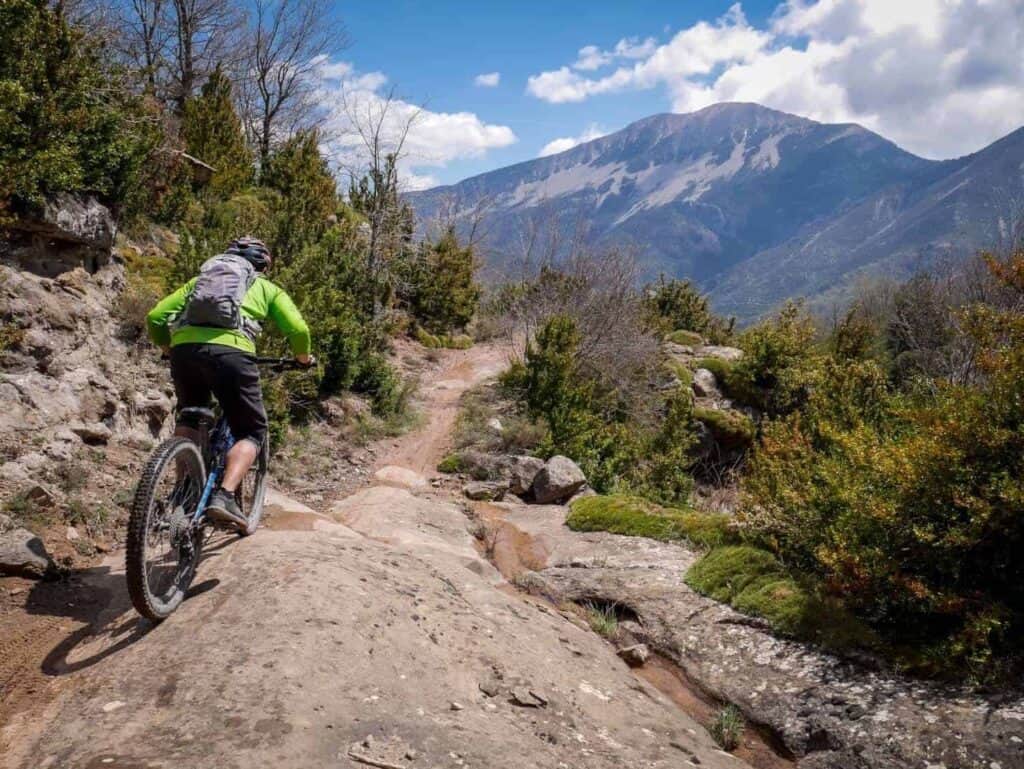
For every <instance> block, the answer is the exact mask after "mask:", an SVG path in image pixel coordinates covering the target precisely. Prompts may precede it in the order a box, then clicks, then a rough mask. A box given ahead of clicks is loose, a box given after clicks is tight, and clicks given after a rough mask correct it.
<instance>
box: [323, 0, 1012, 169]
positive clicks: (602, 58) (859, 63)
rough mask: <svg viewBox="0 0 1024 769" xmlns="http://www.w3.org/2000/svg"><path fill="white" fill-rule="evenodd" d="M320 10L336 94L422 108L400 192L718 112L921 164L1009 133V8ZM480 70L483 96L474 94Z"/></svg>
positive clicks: (391, 6) (477, 6)
mask: <svg viewBox="0 0 1024 769" xmlns="http://www.w3.org/2000/svg"><path fill="white" fill-rule="evenodd" d="M335 12H336V14H337V15H338V17H339V18H340V19H341V20H342V21H343V22H344V24H345V25H346V27H347V29H348V32H349V36H350V38H351V45H350V46H349V47H348V48H347V49H345V50H342V51H338V52H336V53H335V54H333V55H332V58H331V61H332V62H337V63H338V64H339V65H340V66H342V67H343V68H344V69H345V71H346V74H345V75H344V80H343V81H341V82H338V83H336V84H335V87H337V88H349V89H351V88H352V87H353V84H358V83H362V85H357V86H356V87H357V88H364V89H365V90H366V92H367V93H368V94H369V93H371V92H373V93H377V94H380V93H383V92H384V91H385V90H386V89H387V88H388V87H390V86H394V87H395V88H396V95H397V96H398V97H399V98H401V99H402V100H404V101H405V102H408V104H409V105H422V106H423V107H424V108H425V112H424V113H423V114H424V115H425V116H427V118H428V119H427V120H425V121H423V124H422V125H419V126H418V127H417V128H414V133H415V137H413V138H414V139H415V140H414V141H411V142H410V146H412V148H413V149H412V150H411V152H410V157H409V158H408V159H407V160H406V172H407V177H408V178H410V179H411V180H414V182H413V186H424V185H429V184H434V183H451V182H454V181H457V180H459V179H462V178H464V177H466V176H470V175H473V174H476V173H480V172H483V171H486V170H490V169H493V168H497V167H500V166H504V165H508V164H510V163H514V162H518V161H522V160H528V159H531V158H534V157H537V156H538V154H539V153H541V151H542V149H543V148H544V147H545V146H546V145H548V144H549V143H550V142H552V141H553V140H556V139H562V140H563V141H562V142H561V143H560V144H559V145H555V147H560V148H565V147H568V146H570V145H571V143H572V141H576V140H579V139H580V138H587V137H591V138H592V137H593V136H595V135H597V134H599V133H601V132H611V131H614V130H617V129H619V128H622V127H623V126H625V125H626V124H628V123H629V122H631V121H633V120H636V119H639V118H642V117H645V116H647V115H650V114H654V113H656V112H665V111H676V112H685V111H691V110H693V109H698V108H700V107H702V106H706V105H707V104H709V103H713V102H715V101H721V100H742V101H758V102H761V103H764V104H766V105H768V106H772V107H775V108H778V109H783V110H786V111H790V112H794V113H797V114H802V115H805V116H808V117H812V118H815V119H819V120H824V121H834V122H839V121H848V120H849V121H856V122H860V123H862V124H864V125H865V126H867V127H868V128H871V129H873V130H876V131H878V132H879V133H882V134H883V135H885V136H886V137H887V138H891V139H893V140H894V141H896V142H897V143H898V144H900V145H901V146H904V147H905V148H907V149H909V150H911V151H913V152H917V153H918V154H922V155H925V156H928V157H952V156H955V155H959V154H965V153H967V152H970V151H974V150H976V149H979V148H980V147H982V146H984V145H985V144H987V143H989V142H991V141H992V140H994V139H996V138H998V137H999V136H1002V135H1004V134H1005V133H1008V132H1009V131H1010V130H1013V129H1014V128H1016V127H1018V126H1020V125H1021V124H1024V57H1021V56H1020V50H1021V49H1022V46H1024V3H1021V2H1020V0H788V2H785V3H780V2H772V1H765V0H747V2H743V3H742V4H740V3H732V2H712V1H711V0H690V1H688V2H683V1H681V0H679V1H677V2H667V1H666V0H662V1H661V2H657V1H655V0H637V1H634V2H625V1H623V2H610V1H607V0H605V1H604V2H602V1H600V0H591V2H581V1H579V0H571V1H565V2H558V1H557V0H549V1H548V2H536V0H520V2H505V1H503V0H502V1H492V2H484V3H470V2H455V1H454V0H434V1H433V2H425V1H424V0H376V1H375V2H366V1H365V0H364V1H361V2H358V3H343V2H339V3H338V4H337V5H336V10H335ZM620 41H621V42H620ZM617 45H618V50H616V46H617ZM588 46H589V47H591V48H589V49H588V48H587V47H588ZM581 49H583V50H582V51H581ZM588 50H589V51H590V56H589V58H588V57H587V56H583V55H581V54H582V53H586V52H587V51H588ZM488 73H498V83H497V85H494V86H491V87H487V86H482V85H479V84H476V83H475V82H474V79H475V78H476V77H477V76H479V75H484V74H488ZM367 75H369V76H370V77H369V78H368V79H365V80H363V81H359V80H357V78H358V77H365V76H367ZM492 79H493V78H492ZM329 97H330V92H329V91H328V98H329ZM553 148H554V147H553Z"/></svg>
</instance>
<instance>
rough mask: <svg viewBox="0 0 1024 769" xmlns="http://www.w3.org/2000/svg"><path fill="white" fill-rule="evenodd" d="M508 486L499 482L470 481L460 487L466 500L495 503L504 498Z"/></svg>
mask: <svg viewBox="0 0 1024 769" xmlns="http://www.w3.org/2000/svg"><path fill="white" fill-rule="evenodd" d="M507 490H508V484H506V483H504V482H501V481H471V482H470V483H467V484H466V485H465V486H463V487H462V493H463V494H465V495H466V498H467V499H474V500H488V501H493V502H497V501H498V500H500V499H502V498H503V497H504V496H505V492H506V491H507Z"/></svg>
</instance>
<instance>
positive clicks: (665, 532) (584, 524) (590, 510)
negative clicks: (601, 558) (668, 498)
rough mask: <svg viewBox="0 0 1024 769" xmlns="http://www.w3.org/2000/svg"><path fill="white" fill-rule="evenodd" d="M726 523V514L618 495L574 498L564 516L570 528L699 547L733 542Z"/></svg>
mask: <svg viewBox="0 0 1024 769" xmlns="http://www.w3.org/2000/svg"><path fill="white" fill-rule="evenodd" d="M729 522H730V518H729V516H727V515H720V514H717V513H702V512H698V511H695V510H680V509H677V508H667V507H661V506H660V505H656V504H654V503H652V502H650V501H648V500H646V499H643V498H641V497H634V496H627V495H620V494H615V495H612V496H594V497H582V498H580V499H577V500H576V501H575V502H573V503H572V506H571V508H570V510H569V515H568V517H567V518H566V519H565V523H566V525H567V526H568V527H569V528H570V529H572V530H573V531H607V532H609V533H611V534H622V535H625V536H630V537H648V538H649V539H657V540H661V541H663V542H673V541H678V540H685V541H688V542H692V543H693V544H695V545H698V546H699V547H716V546H718V545H722V544H724V543H726V542H732V541H734V540H735V534H734V533H733V531H732V529H731V528H730V525H729Z"/></svg>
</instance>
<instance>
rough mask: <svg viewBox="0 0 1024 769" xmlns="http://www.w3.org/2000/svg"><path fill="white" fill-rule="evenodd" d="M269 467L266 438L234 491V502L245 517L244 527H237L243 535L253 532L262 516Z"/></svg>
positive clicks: (268, 449)
mask: <svg viewBox="0 0 1024 769" xmlns="http://www.w3.org/2000/svg"><path fill="white" fill-rule="evenodd" d="M269 467H270V447H269V446H268V442H267V440H266V439H264V441H263V445H262V446H260V453H259V454H258V455H257V457H256V461H255V462H253V463H252V467H251V468H249V472H247V473H246V474H245V477H244V478H243V479H242V483H241V485H240V486H239V487H238V490H237V491H236V492H235V502H237V503H238V508H239V509H240V510H241V511H242V514H243V515H244V516H245V517H246V521H247V523H246V526H245V528H244V529H243V528H239V530H238V533H239V534H241V535H242V536H243V537H247V536H248V535H250V534H253V533H254V532H255V531H256V529H258V528H259V527H260V520H261V519H262V518H263V502H264V498H265V497H266V494H267V469H268V468H269Z"/></svg>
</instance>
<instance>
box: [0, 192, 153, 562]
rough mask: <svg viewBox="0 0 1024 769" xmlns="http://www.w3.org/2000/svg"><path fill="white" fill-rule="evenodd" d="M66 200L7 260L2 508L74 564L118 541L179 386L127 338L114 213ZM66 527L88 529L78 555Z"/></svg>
mask: <svg viewBox="0 0 1024 769" xmlns="http://www.w3.org/2000/svg"><path fill="white" fill-rule="evenodd" d="M65 203H66V206H64V207H61V206H60V205H59V204H58V203H57V202H55V203H54V204H53V205H52V206H51V207H49V208H48V212H49V213H48V214H47V216H48V220H49V221H50V222H51V226H50V227H49V229H48V230H45V231H41V232H44V233H45V234H40V233H37V234H36V235H34V236H33V238H32V243H33V244H32V245H31V246H30V247H29V246H26V245H25V239H24V237H23V236H24V232H22V233H21V234H16V235H15V236H14V238H13V240H10V239H9V240H8V241H7V243H6V250H5V253H4V256H3V259H2V261H0V508H2V509H5V510H6V511H7V513H8V514H10V515H12V516H13V517H15V518H16V519H17V518H19V517H20V518H22V519H32V520H31V521H30V522H29V523H30V524H31V525H32V527H33V528H35V529H36V530H37V532H36V533H39V534H42V535H43V537H44V539H47V540H48V541H47V545H48V546H49V545H51V544H53V542H52V540H60V541H58V542H56V547H55V548H54V550H55V552H57V553H58V554H59V553H61V552H62V551H64V552H65V554H66V555H68V556H71V557H73V556H75V555H76V554H82V553H87V552H88V551H89V550H90V547H91V544H90V543H92V542H93V541H95V542H97V543H101V542H103V541H104V540H107V539H109V538H111V537H112V536H113V535H114V534H115V532H116V529H117V528H118V526H117V523H118V521H119V520H120V519H121V518H123V511H124V507H125V504H126V501H127V500H126V498H125V490H126V489H130V488H131V486H132V485H133V483H134V480H135V475H136V473H135V471H136V470H137V468H138V466H139V464H140V463H141V461H142V459H143V457H144V456H145V454H146V452H147V451H148V450H149V449H150V448H151V447H152V445H153V443H154V442H155V441H156V439H158V438H159V437H160V436H161V435H163V434H165V433H166V432H167V430H168V429H169V426H170V425H169V419H168V418H169V416H170V414H171V409H172V401H171V397H170V396H171V394H172V389H171V387H170V383H169V379H168V376H167V373H166V370H165V369H164V367H163V366H162V365H161V364H160V363H159V361H158V357H157V355H156V353H155V352H154V351H153V350H152V348H147V347H145V346H142V345H140V344H139V341H138V340H135V339H128V338H125V336H124V334H123V333H122V325H123V324H122V322H121V319H120V318H119V316H118V299H119V296H120V294H121V292H122V290H123V289H124V286H125V267H124V265H123V262H122V261H121V260H120V259H119V258H117V253H116V250H115V249H114V247H113V237H114V225H113V221H112V220H111V219H110V218H109V213H105V212H106V209H103V208H102V206H99V204H98V203H96V202H95V201H85V202H82V201H74V200H72V201H70V202H69V201H65ZM22 226H23V227H25V228H26V229H27V228H28V227H30V226H37V227H39V228H42V224H38V223H36V224H34V225H28V224H23V225H22ZM86 257H87V258H86ZM23 522H25V521H23ZM65 523H70V524H71V525H72V526H76V525H77V526H79V527H84V528H86V529H87V531H86V532H84V533H85V534H86V536H85V537H84V538H83V537H81V536H78V535H79V534H81V533H82V532H75V533H73V534H67V537H68V538H69V539H71V540H72V541H74V542H75V543H76V544H75V545H74V546H73V547H70V548H69V547H68V543H67V542H66V541H63V540H64V537H65V535H66V532H65V529H66V527H65V526H63V524H65Z"/></svg>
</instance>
